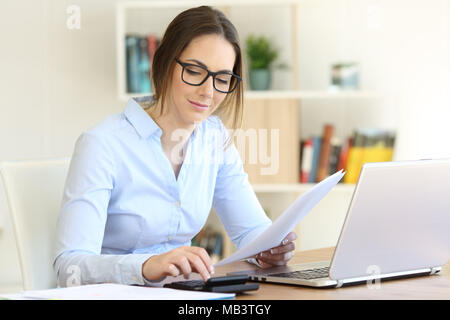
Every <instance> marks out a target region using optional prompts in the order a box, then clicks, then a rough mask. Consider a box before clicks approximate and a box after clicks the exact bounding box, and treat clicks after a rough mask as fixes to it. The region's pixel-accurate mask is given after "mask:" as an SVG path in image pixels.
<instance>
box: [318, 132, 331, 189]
mask: <svg viewBox="0 0 450 320" xmlns="http://www.w3.org/2000/svg"><path fill="white" fill-rule="evenodd" d="M333 131H334V126H333V125H331V124H326V125H325V126H324V128H323V134H322V145H321V148H320V156H319V164H318V167H317V177H316V182H320V181H322V180H323V179H325V178H326V177H327V176H328V164H329V161H330V151H331V138H332V137H333Z"/></svg>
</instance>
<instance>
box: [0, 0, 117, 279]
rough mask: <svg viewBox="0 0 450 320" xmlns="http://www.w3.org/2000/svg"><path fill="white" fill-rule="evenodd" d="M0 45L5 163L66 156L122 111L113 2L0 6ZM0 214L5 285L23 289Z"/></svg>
mask: <svg viewBox="0 0 450 320" xmlns="http://www.w3.org/2000/svg"><path fill="white" fill-rule="evenodd" d="M71 4H75V5H78V6H79V7H80V9H81V29H80V30H69V29H68V28H67V27H66V20H67V18H68V17H69V14H67V13H66V9H67V7H68V6H69V5H71ZM0 39H1V52H0V70H1V72H0V92H1V94H0V97H1V99H0V114H1V116H0V161H2V160H13V159H27V158H39V157H44V158H46V157H61V156H69V155H71V153H72V150H73V145H74V142H75V139H76V138H77V137H78V136H79V134H80V133H81V132H82V131H83V130H85V129H87V128H88V127H89V126H92V125H94V124H95V123H97V122H99V121H100V120H101V119H103V118H104V117H105V116H106V115H109V114H111V113H115V112H119V111H120V110H121V109H122V108H123V102H120V101H118V99H117V93H116V69H115V67H116V63H115V61H116V60H115V56H116V53H115V1H111V0H96V1H89V0H76V1H62V0H53V1H50V0H39V1H37V0H6V1H2V2H1V3H0ZM43 183H45V182H44V181H43ZM0 215H1V216H2V218H1V219H0V221H3V228H2V229H3V230H2V231H0V255H1V264H0V284H3V283H18V282H20V274H19V271H18V268H17V267H18V262H17V255H16V250H15V249H16V248H15V247H14V245H15V243H14V240H13V234H12V230H11V225H10V222H9V219H8V217H7V215H6V214H5V209H4V206H2V207H0ZM0 228H1V226H0Z"/></svg>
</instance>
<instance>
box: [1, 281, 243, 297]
mask: <svg viewBox="0 0 450 320" xmlns="http://www.w3.org/2000/svg"><path fill="white" fill-rule="evenodd" d="M0 296H1V297H4V298H6V299H50V300H216V299H232V298H234V296H235V294H234V293H212V292H199V291H186V290H175V289H168V288H157V287H141V286H128V285H122V284H113V283H105V284H92V285H84V286H77V287H69V288H57V289H48V290H36V291H24V292H22V293H21V294H15V295H0Z"/></svg>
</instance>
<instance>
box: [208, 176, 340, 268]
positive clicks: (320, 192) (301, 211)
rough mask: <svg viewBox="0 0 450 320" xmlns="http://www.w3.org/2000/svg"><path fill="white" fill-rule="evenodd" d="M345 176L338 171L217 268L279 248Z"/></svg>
mask: <svg viewBox="0 0 450 320" xmlns="http://www.w3.org/2000/svg"><path fill="white" fill-rule="evenodd" d="M344 174H345V172H343V170H341V171H338V172H336V173H335V174H333V175H331V176H329V177H328V178H326V179H324V180H322V181H321V182H319V183H318V184H316V185H315V186H314V187H313V188H311V189H310V190H308V191H307V192H305V193H304V194H302V195H300V196H299V197H298V198H297V199H296V200H295V201H294V203H293V204H292V205H290V206H289V208H287V209H286V210H285V211H284V212H283V214H282V215H281V216H280V217H279V218H278V219H277V220H276V221H275V222H274V223H272V225H271V226H270V227H269V228H267V229H266V230H265V231H264V232H263V233H261V234H260V235H259V236H258V237H256V238H255V239H254V240H253V241H251V242H250V243H248V244H247V245H245V246H244V247H242V248H240V249H239V250H238V251H236V252H235V253H233V254H232V255H230V256H228V257H227V258H225V259H223V260H221V261H219V262H218V263H216V264H215V266H216V267H219V266H222V265H225V264H227V263H231V262H235V261H238V260H241V259H245V258H249V257H252V256H254V255H256V254H258V253H260V252H262V251H265V250H269V249H271V248H273V247H277V246H279V245H280V244H281V241H283V239H284V238H285V237H286V236H287V235H288V233H289V232H291V231H292V230H294V228H295V226H296V225H297V224H298V223H299V222H300V220H302V219H303V217H305V216H306V215H307V214H308V212H310V211H311V209H312V208H313V207H314V206H315V205H316V204H318V203H319V201H320V200H322V199H323V198H324V197H325V196H326V195H327V193H328V192H330V190H331V189H332V188H333V187H334V186H335V185H336V184H337V183H338V182H339V180H341V179H342V177H343V176H344Z"/></svg>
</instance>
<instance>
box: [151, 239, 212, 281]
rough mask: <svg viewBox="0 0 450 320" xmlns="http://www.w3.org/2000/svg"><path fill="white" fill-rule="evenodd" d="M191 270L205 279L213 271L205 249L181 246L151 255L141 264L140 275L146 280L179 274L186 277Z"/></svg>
mask: <svg viewBox="0 0 450 320" xmlns="http://www.w3.org/2000/svg"><path fill="white" fill-rule="evenodd" d="M191 272H197V273H199V274H200V275H201V277H202V278H203V280H205V281H206V280H208V279H209V278H210V277H211V274H213V273H214V267H213V265H212V261H211V258H210V257H209V255H208V253H207V252H206V250H205V249H203V248H200V247H189V246H183V247H179V248H176V249H173V250H171V251H169V252H166V253H163V254H160V255H156V256H152V257H150V258H148V259H147V260H146V261H145V262H144V263H143V264H142V275H143V276H144V277H145V278H146V279H147V280H158V279H160V278H162V277H164V276H173V277H177V276H179V275H180V274H183V275H184V277H185V278H187V277H188V276H189V274H190V273H191Z"/></svg>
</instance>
